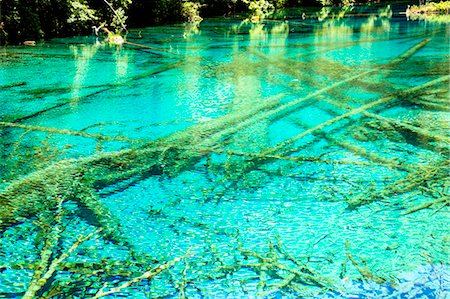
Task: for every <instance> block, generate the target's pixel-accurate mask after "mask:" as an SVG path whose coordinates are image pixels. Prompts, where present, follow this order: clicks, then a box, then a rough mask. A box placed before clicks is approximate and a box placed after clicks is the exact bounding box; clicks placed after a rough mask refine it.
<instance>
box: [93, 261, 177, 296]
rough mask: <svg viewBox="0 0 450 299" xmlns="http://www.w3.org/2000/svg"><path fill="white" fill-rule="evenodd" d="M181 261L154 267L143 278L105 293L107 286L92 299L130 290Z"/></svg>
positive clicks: (125, 283)
mask: <svg viewBox="0 0 450 299" xmlns="http://www.w3.org/2000/svg"><path fill="white" fill-rule="evenodd" d="M180 260H181V258H175V259H173V260H172V261H169V262H167V263H165V264H162V265H158V266H156V267H154V268H153V269H151V270H149V271H147V272H145V273H143V274H142V275H141V276H138V277H135V278H133V279H131V280H129V281H127V282H124V283H123V284H121V285H120V286H118V287H115V288H112V289H110V290H109V291H106V292H105V291H104V289H105V288H106V286H107V285H105V286H104V287H103V288H101V289H100V290H99V291H98V292H97V293H96V294H95V296H94V297H92V299H98V298H101V297H105V296H109V295H111V294H115V293H118V292H121V291H122V290H124V289H126V288H128V287H129V286H131V285H133V284H135V283H138V282H140V281H142V280H144V279H152V278H153V277H155V276H157V275H158V274H159V273H161V272H163V271H164V270H166V269H168V268H171V267H173V266H174V265H175V264H176V263H178V262H179V261H180Z"/></svg>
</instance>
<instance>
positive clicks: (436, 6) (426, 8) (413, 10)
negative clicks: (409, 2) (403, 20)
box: [406, 1, 450, 14]
mask: <svg viewBox="0 0 450 299" xmlns="http://www.w3.org/2000/svg"><path fill="white" fill-rule="evenodd" d="M406 13H407V14H421V13H441V14H448V13H450V1H441V2H428V3H427V4H425V5H419V6H417V5H413V6H411V7H409V8H408V10H407V11H406Z"/></svg>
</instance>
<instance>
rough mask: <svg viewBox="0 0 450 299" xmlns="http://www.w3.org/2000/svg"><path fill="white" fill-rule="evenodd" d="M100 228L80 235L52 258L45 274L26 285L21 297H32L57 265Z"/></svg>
mask: <svg viewBox="0 0 450 299" xmlns="http://www.w3.org/2000/svg"><path fill="white" fill-rule="evenodd" d="M100 231H101V229H98V230H96V231H93V232H92V233H90V234H88V235H87V236H80V237H79V238H78V240H77V241H76V242H75V243H73V244H72V246H71V247H70V248H69V249H68V250H67V251H66V252H64V253H63V254H61V255H60V256H59V257H58V258H57V259H54V260H53V261H52V262H51V264H50V266H49V267H48V269H47V271H46V272H45V274H44V275H43V276H42V277H41V278H40V279H39V280H38V281H36V282H35V283H33V284H32V285H31V284H30V286H29V287H28V290H27V292H26V293H25V295H24V296H23V297H22V298H23V299H33V298H34V297H35V295H36V293H37V292H38V291H39V290H40V289H41V288H42V287H43V286H44V285H45V284H46V283H47V281H48V280H49V279H50V277H52V276H53V274H54V273H55V271H56V269H57V268H58V266H59V265H60V264H61V263H62V262H63V261H64V260H65V259H66V258H67V257H68V256H69V255H70V254H71V253H72V252H74V251H75V250H76V249H77V248H78V246H80V245H81V244H82V243H83V242H85V241H87V240H89V239H90V238H92V236H94V235H95V234H96V233H98V232H100Z"/></svg>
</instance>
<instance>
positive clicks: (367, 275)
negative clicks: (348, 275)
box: [345, 241, 386, 283]
mask: <svg viewBox="0 0 450 299" xmlns="http://www.w3.org/2000/svg"><path fill="white" fill-rule="evenodd" d="M345 255H346V256H347V260H349V261H350V262H351V263H352V264H353V266H355V268H356V269H357V270H358V272H359V273H360V274H361V276H362V277H363V279H364V280H366V281H375V282H376V283H384V282H386V280H385V279H383V278H381V277H379V276H377V275H375V274H373V273H372V271H370V270H369V268H367V266H365V267H363V266H361V265H360V263H359V262H358V261H357V260H356V259H355V258H354V257H353V256H352V254H351V253H350V244H349V242H348V241H345Z"/></svg>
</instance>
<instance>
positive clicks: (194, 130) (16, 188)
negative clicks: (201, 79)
mask: <svg viewBox="0 0 450 299" xmlns="http://www.w3.org/2000/svg"><path fill="white" fill-rule="evenodd" d="M428 42H429V40H424V41H421V42H420V43H418V44H417V45H416V46H414V47H412V48H411V49H409V50H408V51H406V52H405V53H404V54H402V55H400V56H399V57H398V58H397V59H394V61H393V62H392V63H390V65H395V64H398V63H400V62H401V61H402V60H404V59H406V58H407V57H409V56H411V55H413V54H414V53H415V52H416V51H418V50H419V49H420V48H422V47H423V46H424V45H426V43H428ZM377 70H378V69H371V70H368V71H365V72H362V73H359V74H357V75H353V76H351V77H349V78H346V79H344V80H342V81H339V82H337V83H335V84H333V85H331V86H327V87H325V88H323V89H320V90H318V91H315V92H312V93H310V94H308V95H307V96H305V97H302V98H298V99H296V100H292V101H290V102H287V103H284V104H282V103H281V102H280V99H281V98H283V97H284V95H283V94H282V95H279V96H274V97H272V98H270V99H268V100H266V101H265V102H263V103H262V104H260V105H259V106H256V107H252V108H250V109H249V110H248V111H244V112H236V113H231V114H228V115H225V116H223V117H221V118H218V119H215V120H213V121H210V122H207V123H202V124H198V125H196V126H193V127H191V128H188V129H187V130H185V131H182V132H177V133H174V134H172V135H170V136H168V137H164V138H162V139H160V140H157V141H155V142H150V143H148V144H145V145H143V146H142V147H140V148H136V149H129V150H123V151H119V152H112V153H101V154H98V155H94V156H93V157H87V158H81V159H77V160H64V161H60V162H57V163H55V164H53V165H51V166H49V167H47V168H45V169H43V170H40V171H37V172H35V173H32V174H30V175H28V176H25V177H24V178H21V179H19V180H16V181H14V182H12V183H10V184H9V185H8V186H7V187H6V188H5V189H4V190H3V191H2V192H1V193H0V205H2V207H3V208H2V209H1V212H0V227H2V228H4V227H5V226H6V225H7V224H8V223H9V224H11V223H12V222H15V221H14V220H15V219H17V218H20V217H26V216H28V215H31V214H33V213H36V211H37V210H39V209H41V208H42V206H44V207H45V208H47V209H48V208H51V207H54V206H55V205H54V204H55V203H54V202H52V198H53V200H54V199H56V198H59V197H61V196H62V197H66V196H67V194H72V195H71V196H73V197H75V198H77V196H76V195H74V193H73V186H74V184H73V182H74V181H75V182H78V183H79V184H78V188H82V189H84V191H83V192H81V191H82V190H78V192H77V193H78V194H83V193H84V194H86V193H87V194H91V195H92V194H95V191H94V190H99V189H101V188H105V187H107V186H109V185H112V184H116V183H117V182H119V181H123V180H127V179H130V178H131V177H133V176H141V177H145V176H148V175H152V174H157V175H160V174H162V173H168V174H170V175H176V174H177V173H179V172H180V171H183V170H184V169H187V168H189V167H190V166H191V165H193V164H195V163H196V162H197V161H199V159H201V158H202V157H203V156H205V155H206V154H207V153H208V151H205V149H208V148H215V147H217V146H218V145H219V144H220V142H222V141H223V140H224V139H226V138H229V137H230V136H232V135H233V134H235V133H236V132H238V131H240V130H242V129H243V128H246V127H249V126H251V125H253V124H255V123H257V122H259V121H262V120H266V119H270V120H276V119H279V118H281V117H284V116H285V115H288V114H290V113H292V112H294V111H295V110H296V109H297V107H299V105H301V104H302V103H304V102H306V101H308V100H312V99H314V98H316V97H317V96H319V95H321V94H325V93H327V92H329V91H332V90H334V89H336V88H339V87H341V86H343V85H345V84H347V83H349V82H352V81H355V80H357V79H359V78H361V77H363V76H365V75H368V74H372V73H375V72H376V71H377ZM448 79H449V76H444V77H441V78H438V79H435V80H432V81H430V82H427V83H425V84H422V85H420V86H416V87H412V88H410V89H407V90H404V91H401V92H400V93H399V94H396V95H392V96H388V97H384V98H381V99H379V100H377V101H373V102H371V103H368V104H366V105H363V106H361V107H359V108H355V109H353V110H352V111H350V112H347V113H344V114H343V115H340V116H338V117H335V118H333V119H331V120H328V121H326V122H324V123H322V124H320V125H318V126H316V127H314V128H310V129H308V130H307V131H305V132H302V133H300V134H298V135H297V136H295V137H292V138H291V139H289V140H286V141H283V142H281V143H279V144H277V145H275V146H274V147H272V148H269V149H266V150H264V151H263V152H262V153H261V155H262V156H274V155H275V154H277V152H279V151H280V150H282V149H283V148H286V146H288V145H290V144H293V143H295V142H296V141H297V140H299V139H300V138H302V137H304V136H306V135H308V134H311V133H313V132H315V131H319V130H321V129H323V128H325V127H327V126H329V125H331V124H334V123H336V122H338V121H340V120H342V119H346V118H348V117H349V116H352V115H355V114H359V113H362V112H365V111H366V110H368V109H370V108H373V107H376V106H377V105H381V104H384V103H386V102H388V101H391V100H393V99H395V98H396V97H401V96H404V95H407V94H411V93H414V92H417V91H418V90H421V89H424V88H427V87H430V86H433V85H435V84H439V83H442V82H445V81H446V80H448ZM173 145H174V146H173ZM155 146H156V147H157V148H156V149H155ZM177 147H179V148H183V150H181V151H180V150H179V149H177ZM186 147H190V148H192V149H190V150H185V149H186ZM196 147H197V148H198V149H196ZM260 160H261V159H260ZM253 162H255V161H253ZM260 162H262V161H259V163H260ZM253 164H257V163H253ZM89 190H92V191H89ZM78 197H79V196H78ZM48 199H50V200H48ZM79 200H81V202H82V203H83V204H84V205H86V206H88V207H90V208H93V207H95V206H98V207H101V206H102V205H101V204H100V203H99V201H98V200H96V199H95V196H87V197H85V198H84V199H81V198H79ZM41 205H42V206H41ZM94 210H95V209H94ZM94 214H96V215H97V217H100V218H102V217H101V214H105V218H109V217H110V215H109V213H107V212H106V211H105V210H104V209H101V208H100V210H98V211H95V212H94ZM100 222H105V223H106V222H107V221H100ZM105 231H111V232H112V231H114V230H113V229H109V230H108V229H105Z"/></svg>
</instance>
